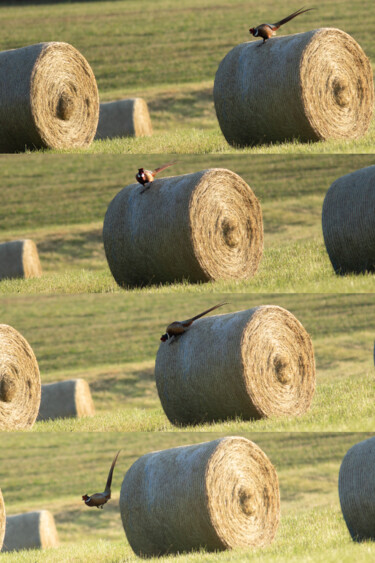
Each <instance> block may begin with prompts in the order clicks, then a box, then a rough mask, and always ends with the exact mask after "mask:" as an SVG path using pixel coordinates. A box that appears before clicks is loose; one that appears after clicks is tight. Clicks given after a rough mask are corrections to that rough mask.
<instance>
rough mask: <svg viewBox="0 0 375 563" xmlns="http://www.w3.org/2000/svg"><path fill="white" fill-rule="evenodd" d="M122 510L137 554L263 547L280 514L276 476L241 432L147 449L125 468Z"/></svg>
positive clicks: (272, 533) (261, 455)
mask: <svg viewBox="0 0 375 563" xmlns="http://www.w3.org/2000/svg"><path fill="white" fill-rule="evenodd" d="M120 512H121V518H122V523H123V526H124V530H125V533H126V536H127V538H128V541H129V543H130V545H131V547H132V549H133V550H134V552H135V553H136V554H137V555H140V556H155V555H162V554H166V553H176V552H178V551H179V552H181V551H190V550H194V549H199V548H202V547H204V548H205V549H207V550H208V551H213V550H224V549H230V548H236V547H264V546H266V545H268V544H270V543H271V542H272V540H273V539H274V536H275V534H276V531H277V527H278V524H279V520H280V494H279V484H278V478H277V474H276V471H275V468H274V467H273V465H272V463H271V462H270V460H269V459H268V457H267V456H266V454H265V453H264V452H263V451H262V450H261V449H260V448H259V447H258V446H257V445H256V444H254V443H253V442H250V440H247V439H246V438H242V437H236V436H230V437H226V438H221V439H218V440H214V441H212V442H207V443H203V444H198V445H194V446H183V447H179V448H173V449H169V450H164V451H159V452H153V453H150V454H147V455H144V456H142V457H141V458H139V459H138V460H137V461H136V462H135V463H134V464H133V465H132V466H131V467H130V469H129V470H128V472H127V473H126V475H125V478H124V480H123V483H122V487H121V494H120Z"/></svg>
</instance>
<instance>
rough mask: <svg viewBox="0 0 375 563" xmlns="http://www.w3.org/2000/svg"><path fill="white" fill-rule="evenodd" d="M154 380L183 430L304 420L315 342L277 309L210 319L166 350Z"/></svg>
mask: <svg viewBox="0 0 375 563" xmlns="http://www.w3.org/2000/svg"><path fill="white" fill-rule="evenodd" d="M171 320H173V319H171ZM155 380H156V386H157V389H158V393H159V397H160V401H161V404H162V406H163V409H164V411H165V414H166V415H167V417H168V419H169V420H170V421H171V422H172V423H173V424H177V425H185V424H197V423H200V422H204V421H216V420H224V419H226V418H233V417H236V416H241V417H242V418H243V419H245V420H248V419H258V418H264V417H270V416H299V415H302V414H303V413H304V412H306V411H307V410H308V409H309V407H310V405H311V402H312V398H313V395H314V391H315V361H314V352H313V347H312V342H311V339H310V336H309V335H308V333H307V332H306V330H305V329H304V328H303V326H302V324H301V323H300V322H299V321H298V320H297V319H296V317H295V316H294V315H292V314H291V313H290V312H289V311H287V310H286V309H282V308H281V307H277V306H274V305H262V306H260V307H255V308H253V309H248V310H246V311H239V312H236V313H230V314H226V315H216V316H211V317H205V318H202V319H199V320H198V321H195V322H194V323H193V324H192V326H191V327H190V329H188V331H187V332H186V333H185V334H183V335H182V336H181V337H179V338H177V339H176V340H170V341H167V342H162V343H161V344H160V347H159V350H158V353H157V356H156V362H155Z"/></svg>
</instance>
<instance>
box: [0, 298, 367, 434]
mask: <svg viewBox="0 0 375 563" xmlns="http://www.w3.org/2000/svg"><path fill="white" fill-rule="evenodd" d="M224 300H225V301H229V302H230V303H229V304H228V305H226V306H225V308H223V313H226V312H232V311H238V310H244V309H247V308H251V307H254V306H256V305H261V304H276V305H280V306H282V307H284V308H286V309H288V310H290V311H291V312H292V313H293V314H294V315H295V316H296V317H297V318H298V319H299V320H300V322H301V323H302V324H303V326H304V327H305V328H306V330H307V331H308V332H309V334H310V336H311V338H312V341H313V345H314V350H315V358H316V369H317V389H316V394H315V397H314V400H313V404H312V407H311V409H310V411H308V412H307V413H306V414H305V415H303V416H301V417H300V418H293V417H287V418H282V417H279V418H271V419H267V420H259V421H242V420H240V419H237V420H229V421H223V422H217V423H215V424H205V425H200V426H196V427H192V428H191V430H193V431H195V432H201V431H206V430H207V431H220V432H221V431H223V432H237V431H258V430H259V431H260V430H268V431H302V430H303V431H305V430H306V431H307V430H308V431H323V430H324V431H339V430H342V431H347V430H355V431H368V430H371V429H373V428H374V423H375V415H374V408H373V405H374V399H375V388H374V373H373V342H374V333H373V326H374V320H375V317H374V314H375V310H374V303H373V295H372V294H357V295H340V294H336V295H331V294H324V295H322V294H295V295H290V294H284V295H283V294H281V295H280V294H279V295H278V294H267V295H249V294H240V293H238V294H231V295H228V294H215V295H210V296H208V295H201V294H198V295H192V294H186V295H185V294H182V293H176V294H172V293H170V294H168V295H162V294H160V295H159V296H158V298H157V299H155V296H154V295H152V294H143V295H141V296H140V295H139V294H134V293H122V294H114V295H112V294H109V295H88V294H81V295H74V296H70V295H68V296H59V295H55V296H48V295H47V296H39V297H38V298H37V299H35V297H34V296H4V297H3V298H2V300H1V302H0V318H1V321H2V322H3V323H6V324H9V325H11V326H13V327H14V328H16V329H17V330H18V331H19V332H20V333H21V334H23V336H24V337H25V338H26V339H27V340H28V342H29V343H30V345H31V346H32V348H33V350H34V352H35V355H36V357H37V359H38V363H39V367H40V372H41V377H42V382H43V383H50V382H54V381H60V380H64V379H69V378H74V377H82V378H84V379H86V380H87V381H88V382H89V384H90V388H91V391H92V395H93V399H94V403H95V407H96V414H95V416H94V417H92V418H81V419H65V420H57V421H46V422H37V423H36V424H35V425H34V427H33V430H34V431H36V432H44V431H69V432H70V431H104V430H106V431H109V430H111V431H121V432H123V431H164V430H185V429H184V428H182V429H179V428H177V427H173V426H172V425H171V424H170V423H169V422H168V420H167V418H166V416H165V415H164V412H163V410H162V407H161V404H160V401H159V398H158V395H157V390H156V386H155V381H154V361H155V357H156V353H157V350H158V347H159V344H160V341H159V338H160V335H161V334H163V332H164V330H165V327H166V326H167V324H169V322H171V321H173V320H175V319H185V318H188V317H190V316H191V315H193V314H194V313H197V312H199V311H201V310H204V308H206V307H208V306H210V305H213V304H215V303H218V302H220V301H224Z"/></svg>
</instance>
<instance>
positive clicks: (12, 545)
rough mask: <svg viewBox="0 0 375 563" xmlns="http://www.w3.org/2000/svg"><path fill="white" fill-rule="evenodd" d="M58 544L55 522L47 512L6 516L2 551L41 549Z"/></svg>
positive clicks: (40, 511)
mask: <svg viewBox="0 0 375 563" xmlns="http://www.w3.org/2000/svg"><path fill="white" fill-rule="evenodd" d="M58 543H59V539H58V535H57V530H56V526H55V520H54V518H53V515H52V514H51V512H49V511H48V510H39V511H35V512H26V513H25V514H15V515H14V516H7V519H6V531H5V538H4V545H3V549H2V551H21V550H22V549H43V548H46V547H56V546H57V545H58Z"/></svg>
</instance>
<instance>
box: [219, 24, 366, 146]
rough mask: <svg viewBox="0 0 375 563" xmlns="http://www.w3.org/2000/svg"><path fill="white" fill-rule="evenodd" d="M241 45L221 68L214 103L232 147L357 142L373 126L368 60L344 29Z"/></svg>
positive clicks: (225, 59) (229, 55) (225, 60)
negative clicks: (289, 143) (371, 123)
mask: <svg viewBox="0 0 375 563" xmlns="http://www.w3.org/2000/svg"><path fill="white" fill-rule="evenodd" d="M260 45H261V42H260V41H251V42H248V43H242V44H241V45H237V46H236V47H234V49H232V50H231V51H230V52H229V53H228V54H227V55H226V57H225V58H224V59H223V60H222V61H221V63H220V65H219V68H218V70H217V73H216V77H215V84H214V101H215V109H216V115H217V118H218V120H219V125H220V128H221V130H222V132H223V135H224V137H225V138H226V140H227V141H228V143H230V144H232V145H240V146H245V145H252V144H257V143H270V142H277V141H285V140H291V139H299V140H300V141H320V140H326V139H358V138H359V137H361V136H362V135H364V134H365V133H366V132H367V130H368V128H369V125H370V121H371V117H372V112H373V104H374V87H373V78H372V70H371V65H370V61H369V59H368V58H367V57H366V55H365V53H364V52H363V50H362V49H361V47H360V46H359V45H358V43H357V42H356V41H355V40H354V39H353V38H352V37H350V35H348V34H347V33H344V32H343V31H341V30H339V29H333V28H322V29H315V30H313V31H308V32H306V33H298V34H296V35H287V36H284V37H273V38H272V39H270V40H269V41H268V42H267V43H266V44H265V45H261V46H260Z"/></svg>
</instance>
